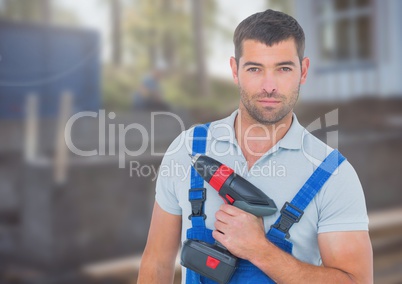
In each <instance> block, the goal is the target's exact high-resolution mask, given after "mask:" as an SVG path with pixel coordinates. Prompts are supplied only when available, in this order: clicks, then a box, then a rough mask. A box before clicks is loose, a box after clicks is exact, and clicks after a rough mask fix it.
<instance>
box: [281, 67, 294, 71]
mask: <svg viewBox="0 0 402 284" xmlns="http://www.w3.org/2000/svg"><path fill="white" fill-rule="evenodd" d="M281 71H284V72H290V71H292V69H291V68H289V67H282V68H281Z"/></svg>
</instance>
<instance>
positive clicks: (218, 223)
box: [138, 10, 373, 284]
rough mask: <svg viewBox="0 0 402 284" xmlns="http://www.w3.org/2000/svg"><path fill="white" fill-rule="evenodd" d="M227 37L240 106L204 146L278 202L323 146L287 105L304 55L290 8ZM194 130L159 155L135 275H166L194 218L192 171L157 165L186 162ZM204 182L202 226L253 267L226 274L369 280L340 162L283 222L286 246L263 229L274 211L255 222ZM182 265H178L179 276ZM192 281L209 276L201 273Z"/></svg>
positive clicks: (357, 211)
mask: <svg viewBox="0 0 402 284" xmlns="http://www.w3.org/2000/svg"><path fill="white" fill-rule="evenodd" d="M234 44H235V57H232V58H231V59H230V66H231V69H232V74H233V78H234V82H235V83H236V84H237V85H238V87H239V90H240V103H239V109H238V111H235V112H234V113H233V114H232V115H231V116H230V117H228V118H225V119H223V120H220V121H216V122H213V123H211V125H210V126H209V130H208V137H207V146H206V147H207V148H206V154H207V155H209V156H211V157H213V158H215V159H217V160H219V161H220V162H221V163H223V164H226V165H228V166H229V167H231V168H234V169H235V170H236V172H237V173H238V174H240V175H242V176H243V177H244V178H246V179H247V180H249V181H250V182H251V183H253V184H254V185H256V186H257V187H258V188H260V189H261V190H263V191H264V192H265V193H266V194H267V195H268V196H269V197H270V198H272V199H273V200H274V201H275V203H276V204H277V206H278V207H279V208H281V207H282V205H283V204H285V202H287V201H291V200H292V198H293V197H294V196H295V195H296V194H297V193H298V191H299V189H300V188H302V187H303V184H305V182H306V180H308V179H309V177H310V176H311V175H312V174H313V172H314V171H315V169H316V168H317V166H319V164H320V163H321V162H322V161H323V160H324V159H325V158H326V156H327V155H328V153H329V152H330V150H331V149H330V148H329V147H328V146H327V145H325V144H324V143H322V142H321V141H319V140H318V139H316V138H315V137H313V136H312V135H310V134H308V133H307V131H306V130H305V129H304V128H303V127H302V126H301V125H300V124H299V123H298V121H297V118H296V116H295V115H294V114H293V108H294V105H295V103H296V101H297V99H298V95H299V88H300V85H301V84H303V83H304V82H305V81H306V77H307V72H308V68H309V64H310V62H309V59H308V58H307V57H304V54H303V53H304V33H303V30H302V28H301V27H300V26H299V24H298V23H297V22H296V20H295V19H293V18H292V17H290V16H288V15H286V14H284V13H281V12H276V11H272V10H267V11H265V12H262V13H257V14H254V15H252V16H250V17H248V18H247V19H245V20H244V21H243V22H242V23H240V24H239V26H238V27H237V29H236V31H235V34H234ZM193 131H194V130H193V129H190V130H188V131H185V132H183V133H182V134H181V135H180V136H179V137H178V138H177V139H176V140H175V141H174V142H173V143H172V145H171V146H170V148H169V149H168V151H167V153H166V154H165V157H164V159H163V162H162V166H161V171H160V175H159V178H158V182H157V188H156V202H155V207H154V212H153V217H152V222H151V227H150V231H149V236H148V242H147V245H146V248H145V251H144V255H143V258H142V263H141V268H140V274H139V280H138V283H144V284H145V283H146V284H148V283H172V281H173V274H174V262H175V258H176V255H177V252H178V249H179V246H180V240H181V241H184V240H185V239H186V238H187V237H186V231H187V229H188V228H190V227H191V226H192V225H191V220H189V219H188V216H189V215H190V214H191V212H192V211H191V205H190V202H189V201H188V189H189V184H190V177H189V175H188V174H185V173H186V171H183V173H181V174H180V172H178V171H176V172H174V173H167V172H166V170H165V169H166V167H170V168H173V167H175V168H176V169H180V167H181V168H182V169H187V168H189V167H190V159H189V157H188V153H191V141H192V137H193ZM187 173H188V172H187ZM204 186H205V187H206V188H207V198H206V201H205V205H204V207H205V208H204V212H205V214H206V219H205V225H206V227H207V228H210V229H211V230H214V231H213V233H212V236H213V238H214V239H216V240H217V241H219V242H220V243H221V244H223V245H224V246H225V247H226V248H227V249H228V250H229V251H230V252H231V253H232V254H234V255H235V256H237V257H239V258H241V259H243V260H245V262H247V263H249V264H250V265H251V266H250V267H252V268H253V270H252V271H253V272H252V273H249V274H247V275H246V274H244V273H245V272H244V271H245V270H248V269H245V270H242V269H241V267H239V269H237V270H236V273H235V275H234V276H233V278H232V280H231V282H230V283H272V282H278V283H372V281H373V275H372V274H373V272H372V249H371V243H370V239H369V235H368V219H367V213H366V207H365V201H364V195H363V191H362V188H361V185H360V182H359V180H358V177H357V175H356V173H355V171H354V169H353V168H352V166H351V165H350V164H349V163H348V162H347V161H344V162H343V163H341V164H340V165H339V167H338V168H337V170H336V171H335V172H334V173H333V174H332V176H330V177H329V179H328V181H327V182H326V183H325V184H324V185H323V186H322V188H321V189H320V191H319V192H318V193H317V194H316V195H315V196H314V198H313V200H312V201H311V202H310V203H309V205H308V206H307V207H306V208H305V210H304V215H303V216H302V218H301V219H300V221H299V222H298V223H296V224H294V226H293V227H292V228H291V230H290V231H289V233H290V237H289V239H288V240H287V241H290V242H291V243H292V244H293V250H292V252H291V253H289V252H285V251H283V250H282V249H280V248H278V247H277V246H276V245H274V244H273V243H272V242H271V241H270V240H268V239H267V237H266V232H267V231H268V230H270V228H271V226H272V225H273V224H274V223H275V220H277V219H278V216H279V215H280V214H281V213H280V212H277V214H275V215H272V216H268V217H264V219H263V222H261V219H260V218H257V217H255V216H253V215H251V214H249V213H246V212H244V211H242V210H240V209H238V208H236V207H234V206H231V205H228V204H223V201H222V200H221V199H220V198H219V197H218V194H216V193H215V192H214V190H213V189H212V188H211V187H210V186H209V185H207V184H205V185H204ZM240 266H241V265H240ZM254 268H255V270H254ZM250 269H251V268H250ZM254 271H255V272H254ZM189 273H190V272H189V270H186V269H183V277H182V279H183V280H182V283H186V278H187V276H188V275H189ZM253 275H256V276H255V278H253V277H254V276H253ZM261 275H263V276H261ZM246 279H247V281H246ZM200 281H201V283H213V282H210V280H208V279H205V278H203V277H201V278H200ZM187 282H189V280H188V279H187Z"/></svg>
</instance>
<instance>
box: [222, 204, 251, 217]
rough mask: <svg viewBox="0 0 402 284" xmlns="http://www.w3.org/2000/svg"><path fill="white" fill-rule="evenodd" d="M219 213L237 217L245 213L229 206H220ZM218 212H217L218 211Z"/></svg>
mask: <svg viewBox="0 0 402 284" xmlns="http://www.w3.org/2000/svg"><path fill="white" fill-rule="evenodd" d="M219 210H220V211H223V212H225V213H227V214H229V215H231V216H237V215H239V214H242V213H244V212H245V211H243V210H241V209H239V208H237V207H235V206H233V205H230V204H222V205H221V207H220V208H219ZM218 212H219V211H218Z"/></svg>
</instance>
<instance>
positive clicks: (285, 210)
mask: <svg viewBox="0 0 402 284" xmlns="http://www.w3.org/2000/svg"><path fill="white" fill-rule="evenodd" d="M303 214H304V212H303V210H300V209H299V208H297V207H296V206H294V205H293V204H291V203H289V202H286V203H285V204H284V205H283V207H282V209H281V218H280V221H279V223H276V224H273V225H272V227H273V228H276V229H278V230H279V231H281V232H283V233H285V234H286V238H287V239H289V238H290V234H289V230H290V228H291V227H292V226H293V224H294V223H298V222H299V221H300V219H301V217H302V216H303Z"/></svg>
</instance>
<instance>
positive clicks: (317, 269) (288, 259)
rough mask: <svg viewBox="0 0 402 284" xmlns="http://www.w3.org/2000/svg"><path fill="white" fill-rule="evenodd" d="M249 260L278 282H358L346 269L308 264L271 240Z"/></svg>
mask: <svg viewBox="0 0 402 284" xmlns="http://www.w3.org/2000/svg"><path fill="white" fill-rule="evenodd" d="M262 247H263V248H262V249H261V250H260V253H257V254H255V255H254V256H253V257H252V258H250V259H249V260H250V261H251V262H252V263H253V264H254V265H256V266H257V267H258V268H259V269H261V270H262V271H263V272H264V273H266V274H267V275H269V277H270V278H271V279H273V280H274V281H275V282H277V283H327V284H329V283H356V282H355V281H354V280H353V277H352V276H351V275H350V274H348V273H347V272H345V271H342V270H339V269H335V268H330V267H324V266H315V265H311V264H307V263H304V262H301V261H299V260H297V259H296V258H295V257H293V256H292V255H290V254H288V253H286V252H284V251H282V250H281V249H279V248H278V247H276V246H275V245H273V244H272V243H270V242H269V241H266V242H265V243H264V244H262Z"/></svg>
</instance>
